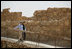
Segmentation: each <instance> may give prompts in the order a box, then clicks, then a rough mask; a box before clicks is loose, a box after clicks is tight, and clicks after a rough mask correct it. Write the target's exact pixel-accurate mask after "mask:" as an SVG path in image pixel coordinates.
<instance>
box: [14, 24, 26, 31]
mask: <svg viewBox="0 0 72 49" xmlns="http://www.w3.org/2000/svg"><path fill="white" fill-rule="evenodd" d="M17 28H19V29H20V30H23V25H21V24H19V25H18V26H16V27H15V28H14V29H17ZM25 31H26V27H25Z"/></svg>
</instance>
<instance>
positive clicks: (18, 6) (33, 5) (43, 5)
mask: <svg viewBox="0 0 72 49" xmlns="http://www.w3.org/2000/svg"><path fill="white" fill-rule="evenodd" d="M49 7H57V8H61V7H65V8H71V1H1V11H2V10H3V9H4V8H10V12H22V16H27V17H31V16H32V15H33V13H34V11H35V10H46V9H47V8H49Z"/></svg>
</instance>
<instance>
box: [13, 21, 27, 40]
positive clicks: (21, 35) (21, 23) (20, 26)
mask: <svg viewBox="0 0 72 49" xmlns="http://www.w3.org/2000/svg"><path fill="white" fill-rule="evenodd" d="M23 23H24V24H25V21H24V22H20V24H19V25H18V26H16V27H15V28H14V29H15V30H17V28H19V30H25V31H26V27H25V25H24V24H23ZM25 38H26V33H25V32H22V33H19V40H18V41H23V40H25Z"/></svg>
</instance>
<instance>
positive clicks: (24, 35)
mask: <svg viewBox="0 0 72 49" xmlns="http://www.w3.org/2000/svg"><path fill="white" fill-rule="evenodd" d="M25 39H26V33H25V32H23V40H25Z"/></svg>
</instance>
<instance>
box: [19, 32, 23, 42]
mask: <svg viewBox="0 0 72 49" xmlns="http://www.w3.org/2000/svg"><path fill="white" fill-rule="evenodd" d="M22 40H23V39H22V32H19V41H22Z"/></svg>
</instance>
